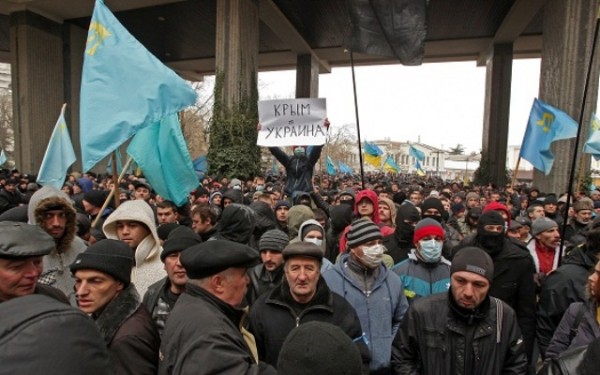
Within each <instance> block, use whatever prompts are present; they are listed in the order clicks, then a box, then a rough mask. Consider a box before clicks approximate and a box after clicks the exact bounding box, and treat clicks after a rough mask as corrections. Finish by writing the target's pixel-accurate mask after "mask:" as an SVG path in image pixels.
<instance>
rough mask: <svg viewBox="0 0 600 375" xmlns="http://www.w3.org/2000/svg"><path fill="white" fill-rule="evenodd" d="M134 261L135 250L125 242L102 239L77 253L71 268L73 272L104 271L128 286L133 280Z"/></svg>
mask: <svg viewBox="0 0 600 375" xmlns="http://www.w3.org/2000/svg"><path fill="white" fill-rule="evenodd" d="M133 263H134V260H133V251H132V250H131V248H130V247H129V245H127V244H126V243H125V242H123V241H118V240H102V241H98V242H96V243H95V244H93V245H92V246H90V247H88V248H87V249H86V250H85V251H84V252H83V253H81V254H79V255H77V258H75V261H74V262H73V263H72V264H71V265H70V266H69V268H71V272H72V273H73V274H75V272H77V271H78V270H96V271H100V272H104V273H106V274H109V275H111V276H112V277H114V278H115V279H117V280H119V281H121V282H122V283H123V284H125V286H128V285H129V283H130V282H131V269H132V268H133Z"/></svg>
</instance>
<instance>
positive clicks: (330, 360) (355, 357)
mask: <svg viewBox="0 0 600 375" xmlns="http://www.w3.org/2000/svg"><path fill="white" fill-rule="evenodd" d="M277 363H278V364H277V370H278V371H279V374H281V375H313V374H339V375H360V374H361V373H362V372H361V367H362V359H361V356H360V352H359V351H358V347H357V346H356V344H354V343H353V342H352V340H351V339H350V337H349V336H348V335H347V334H346V333H345V332H344V331H343V330H342V329H341V328H339V327H337V326H335V325H333V324H330V323H324V322H318V321H312V322H308V323H304V324H301V325H300V326H298V327H297V328H294V329H292V331H291V332H290V333H289V335H288V336H287V338H286V339H285V341H284V343H283V346H282V347H281V352H279V359H278V362H277Z"/></svg>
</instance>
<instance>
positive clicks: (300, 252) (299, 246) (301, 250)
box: [281, 242, 324, 261]
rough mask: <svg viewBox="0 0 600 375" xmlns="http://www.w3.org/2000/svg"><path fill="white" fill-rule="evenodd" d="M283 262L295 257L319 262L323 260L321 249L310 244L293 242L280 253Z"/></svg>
mask: <svg viewBox="0 0 600 375" xmlns="http://www.w3.org/2000/svg"><path fill="white" fill-rule="evenodd" d="M281 253H282V255H283V260H288V259H289V258H292V257H295V256H302V257H311V258H315V259H317V260H319V261H321V260H323V255H324V254H323V249H321V248H320V247H319V246H317V245H315V244H314V243H312V242H294V243H291V244H289V245H287V246H286V247H285V249H283V251H282V252H281Z"/></svg>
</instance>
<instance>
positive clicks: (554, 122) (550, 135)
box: [519, 99, 578, 175]
mask: <svg viewBox="0 0 600 375" xmlns="http://www.w3.org/2000/svg"><path fill="white" fill-rule="evenodd" d="M577 126H578V124H577V121H575V120H573V119H572V118H571V117H570V116H569V115H568V114H566V113H565V112H563V111H561V110H560V109H558V108H555V107H553V106H551V105H550V104H547V103H544V102H543V101H541V100H539V99H534V101H533V106H532V107H531V114H530V115H529V121H528V122H527V129H526V130H525V135H524V136H523V143H522V145H521V153H520V155H519V156H520V157H522V158H523V159H525V160H527V161H528V162H530V163H531V165H533V166H534V167H535V169H537V170H539V171H542V172H544V174H546V175H547V174H549V173H550V170H551V169H552V164H553V163H554V154H553V153H552V150H550V145H551V144H552V142H554V141H559V140H562V139H569V138H574V137H576V136H577Z"/></svg>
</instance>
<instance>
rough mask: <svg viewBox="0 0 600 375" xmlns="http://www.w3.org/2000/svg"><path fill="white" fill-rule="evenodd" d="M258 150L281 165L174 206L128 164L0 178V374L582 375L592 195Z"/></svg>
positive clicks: (594, 349) (599, 247) (595, 263)
mask: <svg viewBox="0 0 600 375" xmlns="http://www.w3.org/2000/svg"><path fill="white" fill-rule="evenodd" d="M271 152H272V153H273V154H274V155H275V156H276V157H277V159H278V160H279V161H280V162H281V163H282V164H284V166H285V167H286V168H285V169H286V174H284V175H281V176H273V175H265V176H256V177H254V178H252V179H248V180H245V181H244V180H242V179H239V178H231V179H229V178H227V177H221V176H214V177H206V178H204V179H203V180H202V181H200V182H199V185H198V187H197V188H196V189H195V191H193V192H190V195H189V202H188V203H186V204H184V205H180V206H178V205H176V204H175V203H173V202H171V201H169V200H166V199H164V197H161V196H160V195H158V194H156V192H155V191H154V190H153V188H152V186H151V185H150V184H149V183H148V182H147V181H146V180H145V179H144V178H143V176H136V175H133V174H131V175H126V176H125V177H124V178H123V180H121V181H118V186H116V187H115V186H114V182H113V180H112V178H111V176H98V175H95V174H93V173H86V174H79V173H72V174H70V175H69V176H68V178H67V180H66V182H65V184H64V186H63V188H62V189H61V190H58V189H55V188H52V187H49V186H44V187H41V186H39V185H37V184H36V183H35V182H34V181H35V179H34V176H27V175H22V174H20V173H19V172H18V171H16V170H15V171H6V170H5V171H2V174H0V185H1V189H0V321H2V323H1V324H0V327H3V328H2V329H0V343H1V344H0V345H2V346H4V345H10V346H11V351H10V356H7V357H3V355H0V358H3V359H2V364H3V366H2V367H4V366H7V367H5V368H7V369H10V371H11V372H13V373H14V372H16V373H38V372H42V371H44V372H46V373H48V372H50V373H53V372H52V371H57V373H89V374H105V373H106V374H109V373H110V374H161V375H162V374H165V375H166V374H192V373H193V374H277V373H279V374H315V373H323V374H324V373H331V374H424V375H425V374H426V375H429V374H535V373H536V372H537V373H542V374H567V373H568V374H572V373H577V374H584V375H586V374H595V373H597V370H596V366H594V363H593V360H594V358H595V357H596V355H597V354H598V353H599V349H600V341H599V340H600V262H599V258H598V254H599V253H600V215H599V214H600V191H598V190H593V191H591V192H589V193H578V194H575V195H573V196H572V201H571V202H569V203H570V204H569V209H568V210H566V206H567V205H566V203H567V199H568V196H567V195H566V194H563V193H562V192H559V193H558V194H555V193H554V192H542V191H540V190H539V189H537V188H535V187H532V186H526V185H519V186H514V187H513V186H505V187H497V186H494V185H492V184H489V185H486V186H468V185H463V184H462V183H459V182H447V181H443V180H441V179H439V178H433V177H427V178H423V177H414V176H407V175H392V174H389V173H388V174H384V173H370V174H368V175H366V176H364V179H361V178H360V176H351V175H335V176H330V175H315V176H313V167H314V164H315V162H316V160H318V158H319V156H320V152H321V149H320V147H319V146H316V147H312V148H309V149H306V148H305V147H301V146H298V147H294V154H293V155H292V156H288V155H285V153H284V152H283V151H282V150H279V149H277V148H272V149H271ZM299 166H300V170H298V169H297V168H298V167H299ZM111 189H115V190H116V191H117V192H118V195H117V200H116V201H115V200H114V199H109V191H110V190H111ZM107 200H108V202H109V204H108V205H105V202H106V201H107ZM117 203H118V204H117ZM563 227H564V228H565V230H564V231H563ZM69 305H70V306H71V307H68V306H69ZM15 311H18V313H15ZM11 312H12V313H11ZM40 322H42V323H43V324H38V323H40ZM48 334H51V335H52V336H53V337H52V338H51V339H49V341H48V342H46V340H37V341H35V340H31V337H36V336H37V337H38V338H42V337H43V338H45V337H46V336H47V335H48ZM66 336H68V337H66ZM52 340H54V341H56V342H57V344H56V345H55V346H56V348H57V349H56V350H54V349H53V350H49V349H48V347H47V346H46V345H50V344H51V343H52V342H53V341H52ZM65 342H66V343H71V342H73V343H77V344H76V345H73V346H70V345H67V346H65V345H64V344H62V343H65ZM60 347H63V349H64V350H62V351H61V350H60ZM0 352H2V351H0ZM48 357H51V358H48ZM76 359H77V360H76ZM50 363H53V365H49V364H50ZM61 366H62V367H61Z"/></svg>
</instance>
